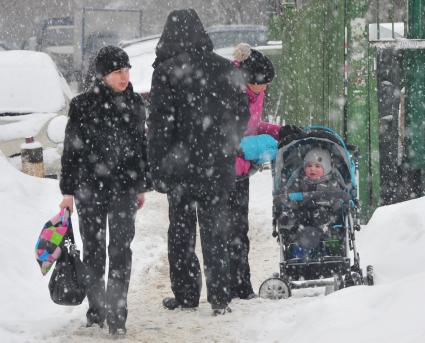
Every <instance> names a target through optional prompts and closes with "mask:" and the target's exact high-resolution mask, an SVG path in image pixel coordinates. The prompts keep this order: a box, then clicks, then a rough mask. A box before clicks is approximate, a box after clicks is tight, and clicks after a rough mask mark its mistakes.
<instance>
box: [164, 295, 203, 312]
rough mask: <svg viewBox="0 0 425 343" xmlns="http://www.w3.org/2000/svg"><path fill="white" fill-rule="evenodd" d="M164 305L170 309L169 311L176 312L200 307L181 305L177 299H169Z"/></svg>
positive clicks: (165, 300) (166, 299)
mask: <svg viewBox="0 0 425 343" xmlns="http://www.w3.org/2000/svg"><path fill="white" fill-rule="evenodd" d="M162 305H163V306H164V307H165V308H167V309H169V310H175V309H176V308H181V309H195V308H197V307H198V306H191V305H186V304H180V303H179V302H178V301H177V299H176V298H171V297H167V298H164V299H163V300H162Z"/></svg>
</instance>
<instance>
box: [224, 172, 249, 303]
mask: <svg viewBox="0 0 425 343" xmlns="http://www.w3.org/2000/svg"><path fill="white" fill-rule="evenodd" d="M248 205H249V178H246V179H243V180H241V181H238V182H236V188H235V190H234V191H232V192H230V197H229V211H230V216H229V225H230V229H229V252H230V275H231V293H232V297H240V298H242V299H243V298H246V297H247V296H248V295H250V294H251V293H253V289H252V285H251V271H250V268H249V261H248V254H249V238H248V230H249V223H248Z"/></svg>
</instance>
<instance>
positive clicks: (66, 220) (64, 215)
mask: <svg viewBox="0 0 425 343" xmlns="http://www.w3.org/2000/svg"><path fill="white" fill-rule="evenodd" d="M60 213H61V220H62V225H64V226H66V227H67V228H68V229H67V230H66V235H65V237H64V238H65V239H66V238H68V239H69V240H70V241H71V244H73V245H75V239H74V231H73V229H72V221H71V211H70V209H69V208H68V207H67V208H63V209H62V210H61V212H60ZM65 239H64V241H65Z"/></svg>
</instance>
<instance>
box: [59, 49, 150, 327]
mask: <svg viewBox="0 0 425 343" xmlns="http://www.w3.org/2000/svg"><path fill="white" fill-rule="evenodd" d="M95 65H96V73H97V78H96V81H95V82H94V85H93V86H92V87H91V88H90V89H89V90H88V91H87V92H85V93H83V94H81V95H79V96H77V97H75V98H74V99H73V100H72V101H71V104H70V109H69V121H68V125H67V127H66V131H65V142H64V152H63V156H62V173H61V180H60V188H61V192H62V194H63V200H62V202H61V204H60V207H61V208H70V209H71V210H72V208H73V202H74V199H75V203H76V207H77V211H78V215H79V224H80V233H81V238H82V241H83V256H84V263H85V265H86V267H87V268H88V270H89V273H90V280H91V281H90V286H89V289H88V294H87V297H88V300H89V310H88V311H87V326H92V325H93V324H98V325H99V326H101V327H102V326H103V322H104V320H105V319H106V320H107V323H108V325H109V332H110V333H111V334H113V335H116V334H125V331H126V329H125V322H126V318H127V292H128V285H129V281H130V273H131V254H132V253H131V249H130V244H131V241H132V240H133V237H134V231H135V229H134V220H135V213H136V210H137V208H141V207H142V206H143V203H144V192H146V191H147V190H148V178H147V169H146V166H147V163H146V140H145V108H144V104H143V101H142V98H141V97H140V96H139V95H138V94H136V93H134V92H133V89H132V86H131V84H130V83H129V68H130V67H131V66H130V63H129V58H128V56H127V54H126V53H125V52H124V51H123V50H122V49H120V48H117V47H113V46H107V47H104V48H102V49H101V50H100V51H99V53H98V55H97V57H96V60H95ZM107 222H108V226H109V246H108V257H109V275H108V280H107V287H106V288H105V281H104V274H105V263H106V223H107Z"/></svg>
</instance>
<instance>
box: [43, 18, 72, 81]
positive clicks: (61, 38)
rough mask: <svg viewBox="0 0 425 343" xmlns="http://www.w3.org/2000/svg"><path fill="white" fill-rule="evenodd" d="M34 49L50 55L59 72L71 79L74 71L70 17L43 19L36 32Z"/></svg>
mask: <svg viewBox="0 0 425 343" xmlns="http://www.w3.org/2000/svg"><path fill="white" fill-rule="evenodd" d="M36 50H38V51H42V52H46V53H48V54H49V55H50V57H52V59H53V61H54V62H55V63H56V65H57V67H58V68H59V70H60V71H61V73H62V74H63V75H64V76H65V78H66V79H67V80H71V79H72V76H73V72H74V70H73V69H74V60H73V59H74V21H73V19H72V18H70V17H60V18H49V19H46V20H44V21H43V23H42V25H41V29H40V31H39V32H38V34H37V47H36Z"/></svg>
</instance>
